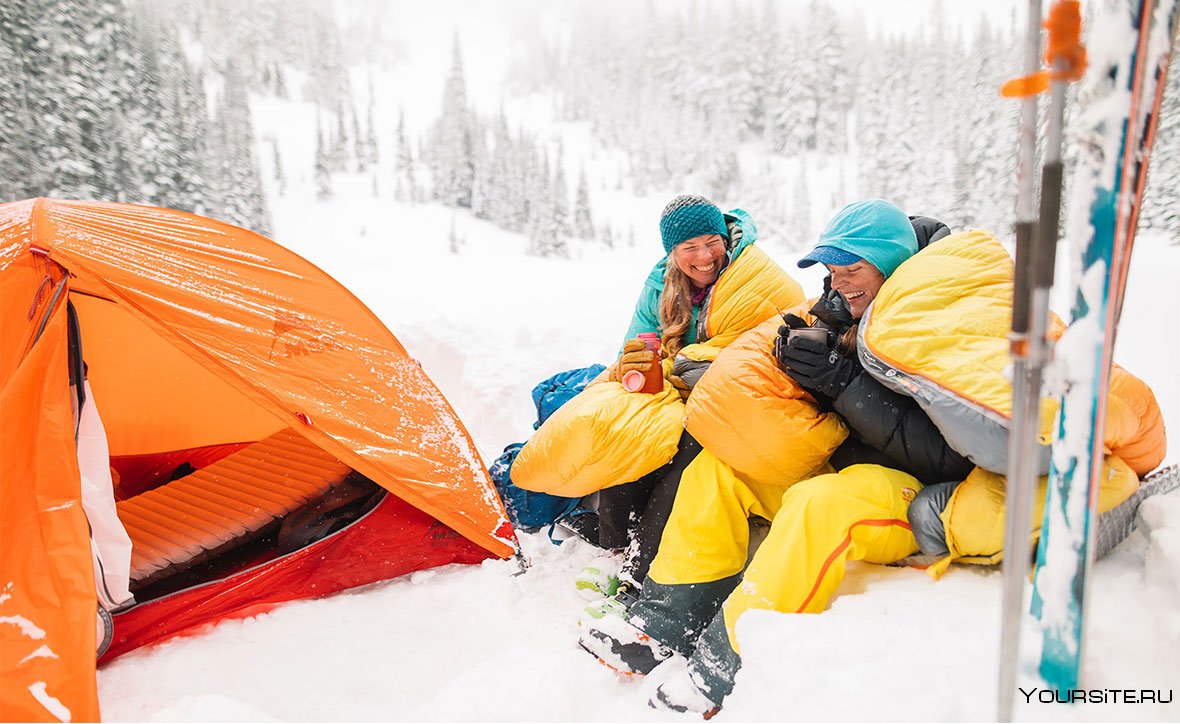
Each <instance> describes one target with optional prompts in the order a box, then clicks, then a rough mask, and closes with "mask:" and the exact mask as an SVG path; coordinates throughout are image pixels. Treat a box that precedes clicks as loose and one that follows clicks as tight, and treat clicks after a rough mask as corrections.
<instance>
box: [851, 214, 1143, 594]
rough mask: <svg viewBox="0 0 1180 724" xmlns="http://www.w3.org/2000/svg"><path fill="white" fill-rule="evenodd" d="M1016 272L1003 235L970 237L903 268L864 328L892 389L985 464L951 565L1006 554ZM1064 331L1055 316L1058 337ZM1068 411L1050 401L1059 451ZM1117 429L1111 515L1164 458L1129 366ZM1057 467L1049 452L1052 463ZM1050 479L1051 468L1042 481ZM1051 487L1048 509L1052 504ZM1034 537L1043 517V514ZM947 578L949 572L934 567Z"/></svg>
mask: <svg viewBox="0 0 1180 724" xmlns="http://www.w3.org/2000/svg"><path fill="white" fill-rule="evenodd" d="M1012 288H1013V263H1012V260H1011V257H1009V256H1008V253H1007V251H1006V250H1005V249H1004V248H1003V246H1001V245H1000V242H999V241H998V240H997V239H996V238H995V237H994V236H992V235H991V234H988V233H987V232H984V231H969V232H964V233H960V234H954V235H952V236H949V237H946V238H945V239H943V240H941V241H939V242H936V243H934V244H932V245H931V246H929V247H928V248H927V249H925V250H924V251H922V252H921V253H919V254H917V255H916V256H914V257H912V258H911V259H909V260H908V261H906V262H905V263H904V264H902V265H901V267H899V268H898V269H897V271H896V272H895V273H894V274H893V276H891V277H890V278H889V279H888V280H887V281H886V282H885V284H884V285H883V286H882V287H881V291H880V292H879V293H878V295H877V298H876V299H875V300H874V301H873V304H872V306H871V307H870V309H869V311H868V312H867V313H866V314H865V316H864V318H863V319H862V320H861V327H860V335H861V345H860V347H861V359H862V361H863V362H864V363H865V367H866V369H869V370H870V371H872V372H873V374H874V376H876V377H877V378H878V379H880V380H882V381H883V382H884V383H885V384H887V385H889V386H890V387H893V388H894V389H897V390H899V391H903V392H905V393H906V394H909V395H910V396H912V397H914V398H915V399H917V400H918V401H919V403H920V404H921V405H922V407H923V409H924V410H925V411H926V412H927V414H928V415H930V417H931V419H932V420H933V421H934V422H935V424H937V425H938V427H939V429H940V430H941V431H942V433H943V435H944V436H945V437H946V438H947V440H948V442H950V444H951V445H952V447H954V448H955V449H956V450H958V451H959V452H960V453H961V454H963V455H966V456H967V457H968V458H970V459H971V461H972V462H974V463H975V464H976V465H977V466H979V467H978V468H977V469H976V470H975V471H974V472H973V473H972V474H971V475H970V476H969V477H968V478H967V480H966V481H964V482H963V484H962V485H960V486H959V487H958V488H957V489H956V490H955V493H954V495H953V496H952V497H951V501H950V503H949V504H948V505H947V507H946V509H945V510H944V511H943V514H942V519H943V522H944V524H945V526H946V532H947V540H948V544H949V545H950V548H951V553H952V555H951V556H950V558H949V559H948V561H949V560H950V559H958V558H964V559H966V560H971V561H984V562H994V561H995V560H998V558H999V555H1000V553H1001V551H1002V548H1003V538H1004V491H1005V481H1004V477H1003V474H1002V473H1003V472H1004V471H1005V470H1006V469H1007V428H1008V422H1009V419H1010V417H1011V395H1012V391H1011V384H1010V383H1009V381H1008V379H1007V377H1006V376H1005V368H1006V367H1007V365H1008V363H1009V356H1008V338H1007V337H1008V332H1009V330H1010V328H1011V314H1012V307H1011V304H1012V302H1011V300H1012ZM1063 329H1064V326H1063V325H1062V324H1061V322H1060V320H1059V319H1057V318H1054V320H1053V325H1052V328H1051V329H1050V336H1051V337H1054V338H1056V337H1059V336H1060V335H1061V332H1062V331H1063ZM1056 409H1057V403H1056V401H1055V400H1052V399H1049V398H1046V399H1043V400H1042V401H1041V439H1042V442H1043V443H1044V444H1042V446H1041V448H1042V452H1043V453H1047V450H1048V448H1047V443H1048V441H1049V439H1050V437H1051V428H1052V424H1053V418H1054V415H1055V414H1056ZM1106 423H1107V424H1106V430H1105V442H1106V449H1107V452H1108V453H1109V455H1108V456H1107V458H1106V460H1105V466H1104V470H1105V474H1104V476H1103V478H1102V485H1101V487H1100V489H1099V491H1098V503H1099V510H1100V511H1105V510H1108V509H1110V508H1113V507H1114V506H1116V505H1118V504H1119V503H1121V502H1122V501H1124V500H1126V499H1127V498H1128V497H1129V496H1130V495H1131V494H1132V493H1134V492H1135V490H1136V489H1137V488H1138V484H1139V483H1138V478H1137V477H1136V476H1137V475H1143V474H1146V473H1147V472H1149V471H1151V470H1152V469H1153V468H1154V467H1155V466H1156V465H1158V464H1159V463H1160V461H1161V460H1162V459H1163V455H1164V449H1165V444H1164V443H1165V440H1164V428H1163V418H1162V414H1161V412H1160V410H1159V405H1158V403H1157V402H1156V401H1155V397H1154V395H1152V393H1151V390H1150V388H1148V387H1147V385H1146V384H1145V383H1143V381H1142V380H1139V379H1138V378H1136V377H1134V376H1133V375H1131V374H1130V373H1128V372H1127V371H1126V370H1124V369H1122V368H1121V367H1118V366H1117V365H1116V366H1115V367H1114V369H1113V370H1112V372H1111V389H1110V397H1109V398H1108V414H1107V421H1106ZM1043 458H1044V459H1043V461H1044V463H1046V464H1047V460H1048V458H1047V454H1046V455H1044V456H1043ZM1046 470H1047V468H1046V467H1042V472H1045V471H1046ZM1044 485H1045V483H1044V479H1043V478H1042V480H1041V483H1040V487H1039V490H1040V493H1039V497H1038V503H1037V505H1038V506H1043V504H1044V491H1045V487H1044ZM1034 519H1035V523H1034V531H1033V532H1034V534H1035V532H1036V530H1037V529H1039V527H1040V521H1041V518H1040V515H1039V514H1037V515H1036V516H1034ZM941 569H945V564H944V565H943V566H941V567H937V568H935V569H934V571H935V572H937V571H938V570H941Z"/></svg>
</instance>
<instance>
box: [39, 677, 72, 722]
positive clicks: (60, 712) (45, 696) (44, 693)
mask: <svg viewBox="0 0 1180 724" xmlns="http://www.w3.org/2000/svg"><path fill="white" fill-rule="evenodd" d="M29 693H30V694H32V695H33V698H34V699H36V700H37V703H39V704H40V705H41V706H43V707H45V710H46V711H48V712H49V713H50V714H52V715H53V716H55V717H57V719H58V721H70V720H71V719H72V718H73V713H71V712H70V708H69V707H68V706H66V705H65V704H63V703H61V701H60V700H58V699H57V698H56V697H54V696H52V695H50V693H49V691H48V689H47V687H46V685H45V682H44V681H37V682H34V683H33V684H30V685H29Z"/></svg>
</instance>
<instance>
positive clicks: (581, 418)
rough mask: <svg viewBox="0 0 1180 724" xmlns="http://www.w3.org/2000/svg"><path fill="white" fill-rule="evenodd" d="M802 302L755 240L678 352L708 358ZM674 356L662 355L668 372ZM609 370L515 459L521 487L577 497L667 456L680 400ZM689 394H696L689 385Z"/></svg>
mask: <svg viewBox="0 0 1180 724" xmlns="http://www.w3.org/2000/svg"><path fill="white" fill-rule="evenodd" d="M802 300H803V290H802V288H801V287H800V286H799V284H798V282H796V281H795V280H794V279H792V278H791V277H790V276H788V275H787V273H786V272H784V271H783V270H782V268H780V267H779V266H778V265H777V264H775V263H774V262H773V261H772V260H771V259H770V257H768V256H767V255H766V254H765V253H764V252H763V251H762V250H761V249H759V248H758V247H756V246H752V245H751V246H747V247H746V248H745V249H743V250H742V253H741V254H740V256H738V257H737V258H736V259H734V260H733V261H732V262H730V264H729V266H728V267H727V268H726V269H725V271H724V272H722V274H721V276H720V277H719V278H718V280H717V283H716V285H715V286H714V288H713V291H712V294H711V296H710V298H709V301H708V303H707V304H708V306H707V308H705V309H702V310H701V314H702V315H704V317H705V330H706V332H707V335H708V338H707V339H705V340H703V341H698V343H697V344H692V345H688V346H686V347H684V348H683V349H682V350H680V354H683V355H685V356H686V357H689V358H690V359H694V360H713V359H714V358H716V357H717V353H718V352H720V351H721V349H722V348H723V347H724V346H725V345H727V344H729V343H730V342H732V341H733V340H734V339H736V338H737V337H738V335H740V334H741V333H742V332H745V331H746V330H748V329H750V328H751V327H753V326H755V325H756V324H758V323H759V322H761V321H762V320H764V319H766V318H767V317H769V316H771V315H773V314H775V313H776V312H777V311H778V310H779V309H783V308H786V307H791V306H794V305H796V304H798V303H799V302H801V301H802ZM671 365H672V360H670V359H668V360H664V372H665V377H667V374H668V372H669V371H670V370H671ZM607 376H608V373H607V372H604V373H603V375H602V376H601V377H600V378H599V379H598V380H596V381H595V382H594V383H592V384H591V385H589V386H588V387H586V389H585V390H583V391H582V392H581V393H580V394H578V395H577V396H576V397H574V398H573V399H572V400H570V401H569V402H567V403H566V404H565V405H563V406H562V407H561V408H560V409H559V410H558V411H557V412H556V413H554V414H553V416H551V417H550V418H549V419H548V420H546V421H545V423H544V424H543V425H541V427H540V429H538V430H537V431H536V433H534V434H533V436H532V438H530V439H529V441H528V443H526V444H525V446H524V447H523V448H522V449H521V451H520V455H519V456H518V457H517V458H516V461H515V462H514V463H513V464H512V481H513V482H514V483H515V484H516V485H517V486H519V487H521V488H524V489H525V490H532V491H536V492H542V493H550V494H552V495H562V496H566V497H579V496H582V495H586V494H588V493H592V492H594V491H596V490H601V489H603V488H608V487H611V486H614V485H621V484H623V483H629V482H632V481H634V480H638V479H639V478H641V477H643V476H644V475H646V474H648V473H650V472H652V471H654V470H656V469H657V468H659V467H661V466H662V465H664V464H666V463H667V462H669V461H670V460H671V459H672V456H673V454H675V452H676V446H677V443H678V442H679V441H680V434H681V431H682V430H683V418H684V403H682V402H681V400H680V395H679V394H678V393H677V392H676V390H675V389H674V388H673V387H672V386H671V385H670V384H669V383H668V382H667V380H666V379H665V382H664V389H663V391H661V392H659V393H657V394H654V395H647V394H643V393H632V392H627V391H626V390H624V389H623V387H622V385H620V384H619V383H618V382H609V381H607V380H606V378H607ZM693 396H694V397H695V396H696V392H695V391H694V393H693Z"/></svg>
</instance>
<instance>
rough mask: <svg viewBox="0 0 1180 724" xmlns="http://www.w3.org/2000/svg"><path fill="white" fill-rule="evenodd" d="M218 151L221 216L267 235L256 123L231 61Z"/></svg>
mask: <svg viewBox="0 0 1180 724" xmlns="http://www.w3.org/2000/svg"><path fill="white" fill-rule="evenodd" d="M216 126H217V145H216V146H215V150H216V152H217V153H218V154H219V158H220V173H219V174H218V178H217V182H218V184H219V185H220V187H221V190H222V198H221V207H220V209H218V210H217V211H218V213H217V214H216V216H218V218H221V219H224V220H226V221H229V222H230V223H233V224H237V225H238V226H242V227H245V228H247V229H250V230H252V231H256V232H258V233H260V234H263V235H266V234H268V233H270V218H269V216H270V215H269V213H268V212H267V208H266V198H265V197H264V196H263V193H262V178H261V173H260V172H259V168H258V160H257V158H256V156H255V154H254V125H253V122H252V120H251V115H250V104H249V99H248V98H247V96H246V88H245V85H244V84H243V80H242V77H241V75H240V74H239V73H238V71H237V68H236V67H235V66H234V64H233V62H232V61H231V62H230V63H229V64H228V65H227V66H226V68H225V82H224V87H223V90H222V97H221V103H220V104H219V105H218V109H217V117H216Z"/></svg>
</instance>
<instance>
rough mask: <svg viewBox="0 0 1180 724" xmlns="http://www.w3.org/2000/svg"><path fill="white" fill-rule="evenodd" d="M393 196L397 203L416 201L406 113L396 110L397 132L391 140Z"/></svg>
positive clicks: (415, 181) (416, 193) (415, 185)
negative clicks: (407, 138)
mask: <svg viewBox="0 0 1180 724" xmlns="http://www.w3.org/2000/svg"><path fill="white" fill-rule="evenodd" d="M393 149H394V150H393V153H394V158H393V174H394V196H395V198H397V200H398V201H410V202H414V201H417V200H418V182H417V180H416V179H415V174H414V156H413V154H412V153H411V152H410V144H409V141H407V140H406V112H405V110H404V109H400V108H399V109H398V112H397V131H396V132H395V134H394V140H393Z"/></svg>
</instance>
